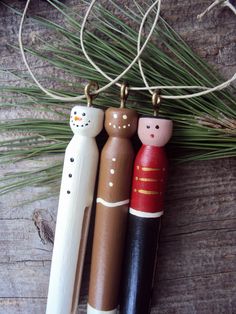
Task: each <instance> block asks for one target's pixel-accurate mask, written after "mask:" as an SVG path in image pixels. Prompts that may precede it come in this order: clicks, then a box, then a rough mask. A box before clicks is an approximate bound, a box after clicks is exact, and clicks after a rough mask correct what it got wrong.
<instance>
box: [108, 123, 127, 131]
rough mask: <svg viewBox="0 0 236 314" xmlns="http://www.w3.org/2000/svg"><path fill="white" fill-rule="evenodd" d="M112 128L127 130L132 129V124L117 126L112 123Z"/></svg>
mask: <svg viewBox="0 0 236 314" xmlns="http://www.w3.org/2000/svg"><path fill="white" fill-rule="evenodd" d="M109 125H110V126H112V127H113V128H114V129H126V128H130V126H131V124H130V123H128V124H122V125H117V124H112V123H111V122H110V123H109Z"/></svg>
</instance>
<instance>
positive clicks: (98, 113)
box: [70, 106, 104, 137]
mask: <svg viewBox="0 0 236 314" xmlns="http://www.w3.org/2000/svg"><path fill="white" fill-rule="evenodd" d="M103 116H104V113H103V111H102V110H101V109H97V108H92V107H84V106H75V107H74V108H73V109H72V110H71V115H70V127H71V130H72V131H73V133H74V134H79V135H82V136H87V137H95V136H96V135H98V134H99V133H100V132H101V130H102V126H103Z"/></svg>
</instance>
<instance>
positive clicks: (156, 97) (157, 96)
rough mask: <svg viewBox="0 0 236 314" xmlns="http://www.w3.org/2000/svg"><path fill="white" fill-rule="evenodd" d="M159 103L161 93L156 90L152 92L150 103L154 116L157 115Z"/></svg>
mask: <svg viewBox="0 0 236 314" xmlns="http://www.w3.org/2000/svg"><path fill="white" fill-rule="evenodd" d="M160 103H161V95H160V92H159V91H158V90H157V91H155V92H154V93H153V94H152V105H153V109H154V117H156V116H157V113H158V111H159V109H160Z"/></svg>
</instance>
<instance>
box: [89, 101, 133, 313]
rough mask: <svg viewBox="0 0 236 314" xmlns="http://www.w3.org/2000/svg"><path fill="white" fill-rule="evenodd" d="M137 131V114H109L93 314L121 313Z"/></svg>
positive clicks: (91, 293)
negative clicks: (122, 277) (124, 252)
mask: <svg viewBox="0 0 236 314" xmlns="http://www.w3.org/2000/svg"><path fill="white" fill-rule="evenodd" d="M136 128H137V113H136V111H135V110H132V109H127V108H122V107H121V108H109V109H108V110H107V111H106V113H105V129H106V131H107V133H108V135H109V138H108V140H107V142H106V144H105V146H104V148H103V150H102V154H101V161H100V170H99V182H98V196H97V208H96V218H95V231H94V240H93V251H92V265H91V275H90V286H89V300H88V312H87V313H89V314H94V313H97V314H98V313H104V311H106V313H109V314H114V313H116V311H117V305H118V294H119V284H120V276H121V266H122V259H123V248H124V240H125V233H126V220H127V214H128V208H129V197H130V187H131V177H132V168H133V161H134V151H133V147H132V144H131V141H130V138H131V137H132V136H133V135H134V133H135V131H136ZM107 311H108V312H107Z"/></svg>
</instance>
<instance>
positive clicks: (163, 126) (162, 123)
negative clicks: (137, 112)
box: [138, 117, 173, 147]
mask: <svg viewBox="0 0 236 314" xmlns="http://www.w3.org/2000/svg"><path fill="white" fill-rule="evenodd" d="M172 130H173V122H172V121H171V120H168V119H161V118H155V117H153V118H140V119H139V125H138V136H139V138H140V140H141V142H142V143H143V144H144V145H150V146H157V147H162V146H164V145H166V143H168V142H169V140H170V138H171V136H172Z"/></svg>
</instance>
